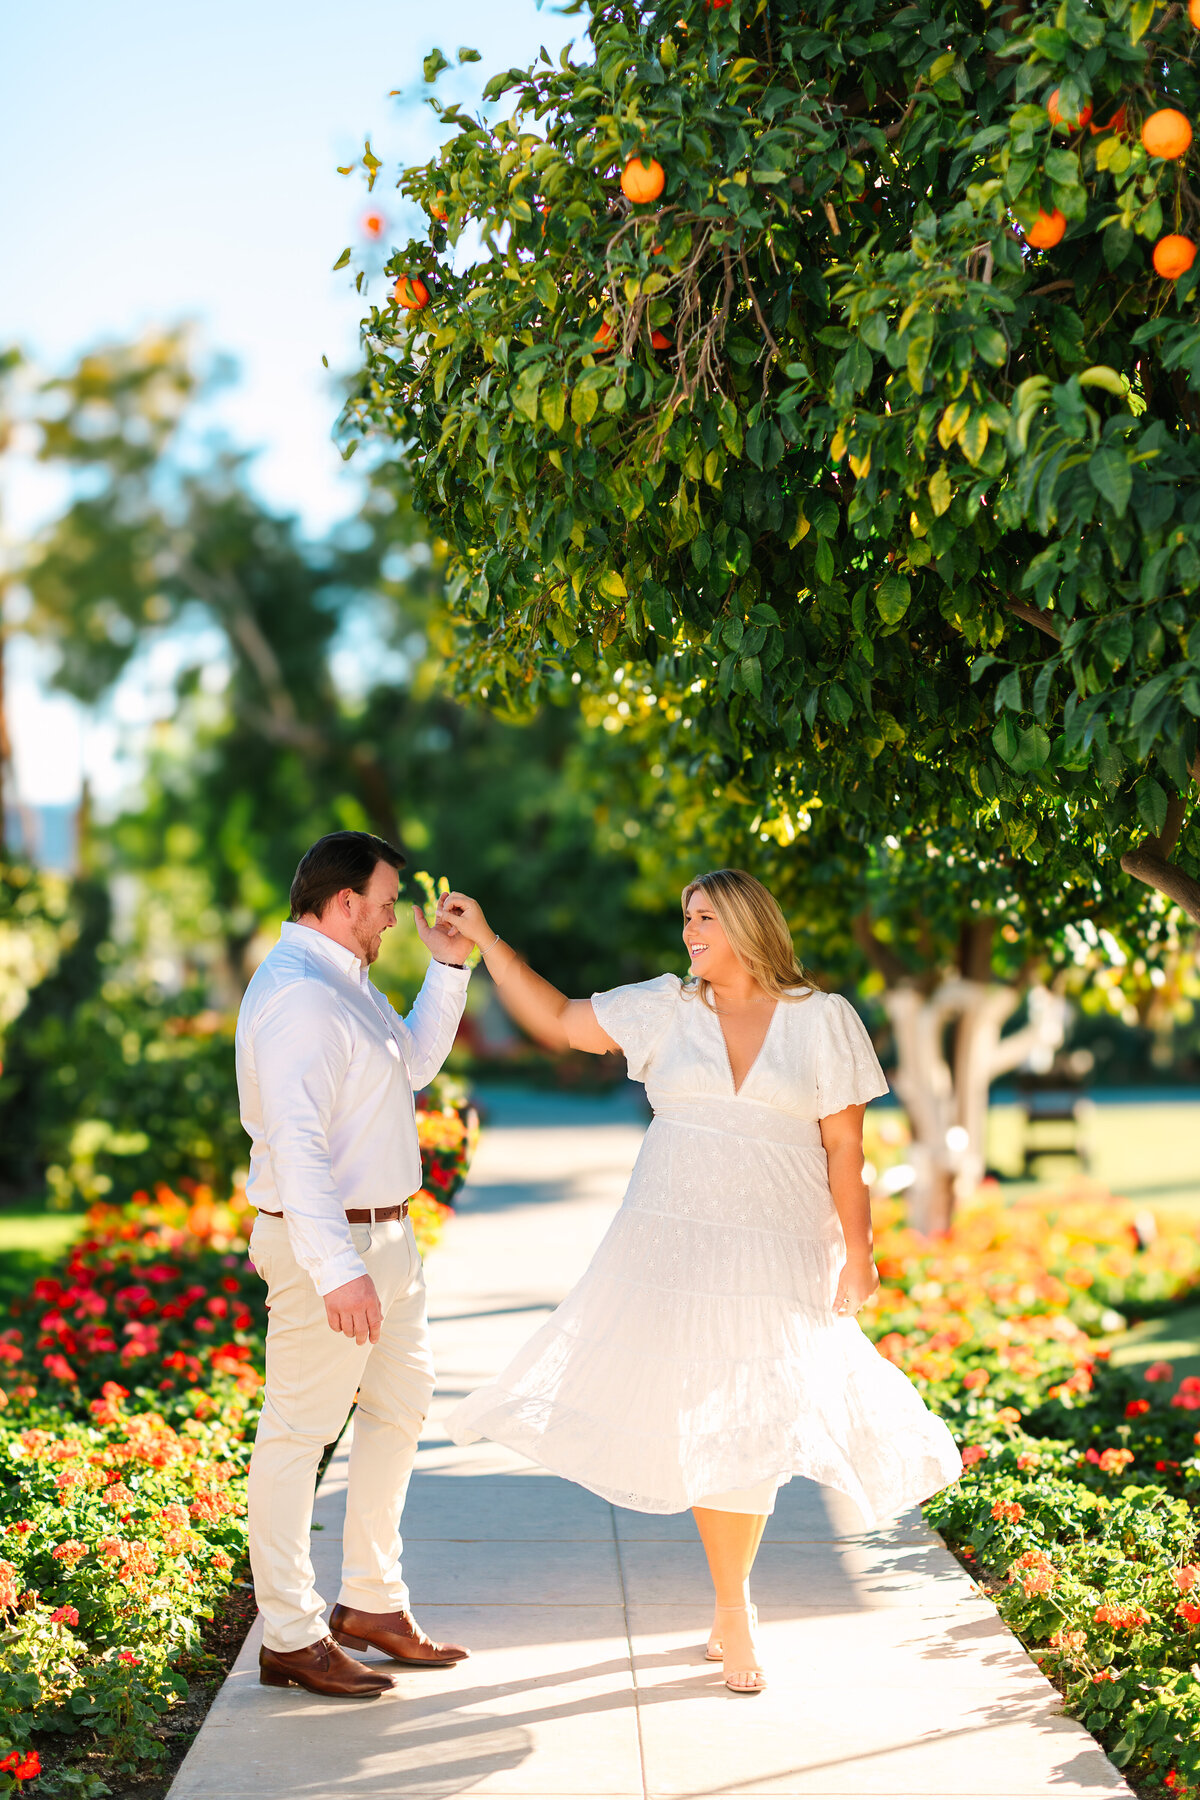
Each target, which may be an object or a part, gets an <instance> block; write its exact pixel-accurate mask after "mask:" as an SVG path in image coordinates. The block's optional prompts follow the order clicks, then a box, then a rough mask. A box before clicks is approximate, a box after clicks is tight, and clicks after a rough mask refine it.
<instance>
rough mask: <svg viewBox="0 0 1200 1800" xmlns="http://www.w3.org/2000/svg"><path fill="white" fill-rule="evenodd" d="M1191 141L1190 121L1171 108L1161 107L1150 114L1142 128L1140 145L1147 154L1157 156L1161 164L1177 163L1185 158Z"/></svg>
mask: <svg viewBox="0 0 1200 1800" xmlns="http://www.w3.org/2000/svg"><path fill="white" fill-rule="evenodd" d="M1191 141H1192V124H1191V120H1190V119H1188V118H1187V117H1186V116H1185V114H1183V113H1181V112H1176V110H1175V108H1174V107H1173V106H1163V107H1160V108H1159V110H1158V112H1152V113H1151V114H1150V117H1149V118H1148V119H1147V120H1146V123H1145V124H1144V125H1143V126H1142V143H1143V144H1144V145H1145V148H1146V151H1147V154H1148V155H1150V156H1157V157H1159V158H1160V159H1161V160H1162V161H1163V162H1177V161H1178V160H1179V158H1180V157H1181V156H1186V155H1187V151H1188V146H1189V145H1190V144H1191Z"/></svg>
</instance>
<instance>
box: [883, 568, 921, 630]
mask: <svg viewBox="0 0 1200 1800" xmlns="http://www.w3.org/2000/svg"><path fill="white" fill-rule="evenodd" d="M911 599H912V587H911V585H910V583H909V580H908V577H907V575H885V576H884V578H883V580H882V581H881V582H880V584H879V586H878V588H877V589H876V590H875V605H876V607H877V608H878V610H879V616H880V618H881V619H882V620H883V622H884V624H885V625H898V624H899V622H900V620H901V619H902V618H903V617H904V615H905V613H906V612H907V611H908V605H909V601H910V600H911Z"/></svg>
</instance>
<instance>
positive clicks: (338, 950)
mask: <svg viewBox="0 0 1200 1800" xmlns="http://www.w3.org/2000/svg"><path fill="white" fill-rule="evenodd" d="M279 941H280V943H282V944H301V945H303V947H304V948H305V949H306V950H315V951H316V952H317V954H318V956H323V957H325V958H326V960H327V961H329V962H331V963H333V965H334V967H335V968H338V969H340V970H341V971H342V974H343V975H349V976H351V977H353V979H354V980H355V981H357V982H358V984H359V986H360V987H365V986H366V984H367V982H368V980H369V979H370V978H369V976H368V974H367V971H366V970H365V969H364V967H363V964H362V958H361V957H360V956H359V954H358V952H357V951H356V950H347V949H346V947H345V945H344V944H339V943H337V942H336V941H335V939H333V938H331V937H326V935H325V933H324V932H323V931H314V930H313V928H312V926H311V925H295V924H293V923H292V921H291V920H290V919H289V920H285V922H284V923H283V924H282V925H281V926H280V928H279Z"/></svg>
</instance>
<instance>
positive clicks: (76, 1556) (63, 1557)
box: [50, 1538, 88, 1569]
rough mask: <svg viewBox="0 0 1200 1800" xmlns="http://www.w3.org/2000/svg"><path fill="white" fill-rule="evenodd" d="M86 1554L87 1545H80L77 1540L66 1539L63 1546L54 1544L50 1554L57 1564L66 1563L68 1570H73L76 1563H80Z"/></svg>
mask: <svg viewBox="0 0 1200 1800" xmlns="http://www.w3.org/2000/svg"><path fill="white" fill-rule="evenodd" d="M87 1553H88V1547H87V1545H86V1544H81V1543H80V1542H79V1539H78V1538H68V1539H67V1540H66V1542H65V1543H63V1544H55V1546H54V1548H53V1550H52V1551H51V1552H50V1554H51V1556H53V1557H54V1558H55V1559H56V1560H57V1561H58V1562H62V1563H66V1565H67V1567H68V1569H73V1568H75V1566H76V1565H77V1564H78V1563H81V1562H82V1561H83V1559H84V1557H85V1556H86V1555H87Z"/></svg>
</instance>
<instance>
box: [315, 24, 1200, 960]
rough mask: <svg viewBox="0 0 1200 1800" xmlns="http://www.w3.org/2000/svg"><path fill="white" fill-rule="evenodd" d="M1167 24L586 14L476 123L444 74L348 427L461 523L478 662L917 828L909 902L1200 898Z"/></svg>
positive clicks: (766, 797)
mask: <svg viewBox="0 0 1200 1800" xmlns="http://www.w3.org/2000/svg"><path fill="white" fill-rule="evenodd" d="M1195 45H1196V34H1195V32H1194V31H1193V28H1192V27H1191V25H1190V24H1189V22H1188V19H1187V15H1186V10H1185V9H1184V10H1181V9H1180V8H1179V7H1178V6H1170V7H1163V6H1156V5H1155V4H1153V0H1062V3H1060V4H1055V5H1052V4H1048V3H1047V4H1043V3H1038V4H1035V5H1032V6H1030V7H1024V6H1021V5H1017V6H1001V5H996V6H992V7H986V6H984V5H982V4H977V3H976V4H972V3H969V0H915V3H913V4H907V5H905V4H890V3H887V0H841V3H839V5H838V6H837V7H836V8H835V7H833V6H831V5H825V6H822V5H820V4H818V5H811V4H802V3H800V0H794V3H793V0H770V3H769V4H767V3H765V0H758V3H756V0H732V3H731V4H729V5H724V6H722V5H717V4H713V5H704V4H700V3H699V0H664V3H663V4H658V5H655V4H632V3H630V4H616V5H614V4H604V5H601V4H593V5H592V6H591V8H590V49H589V51H588V52H587V53H586V54H584V55H580V56H578V57H572V56H571V55H570V54H567V53H564V56H563V58H562V59H561V61H560V63H559V64H558V65H557V66H556V65H555V64H554V63H552V62H551V61H550V59H549V58H548V57H546V56H545V55H544V54H543V57H542V59H541V60H540V61H539V63H538V64H537V65H536V66H535V67H533V68H531V69H527V70H520V69H514V70H509V71H508V72H506V73H504V74H501V75H499V76H497V77H496V78H495V79H494V80H493V81H492V82H490V83H489V85H488V87H487V88H486V90H485V96H486V98H487V99H488V100H489V102H500V101H501V99H502V98H505V97H506V101H505V108H501V107H499V106H498V105H497V106H495V107H493V108H492V109H491V110H490V111H489V110H485V113H484V114H483V115H481V116H480V117H474V116H471V115H470V114H468V113H467V112H465V111H463V110H462V109H461V108H459V107H457V106H443V105H441V103H440V102H438V101H437V100H436V98H434V102H433V103H434V105H435V108H437V110H439V111H440V113H441V114H442V118H443V122H444V124H445V126H446V128H447V133H448V135H447V138H446V141H445V143H444V145H443V147H442V149H441V150H440V152H439V153H438V154H437V155H436V156H435V157H434V158H433V160H432V161H431V162H429V163H428V164H425V165H422V166H420V167H411V168H406V169H404V170H402V171H401V174H400V178H399V185H400V187H401V189H402V191H403V193H404V194H405V195H406V196H407V197H408V199H409V201H410V202H412V203H413V208H414V217H415V216H416V209H418V208H419V209H421V210H422V211H423V214H424V219H423V221H422V228H421V231H420V232H419V233H418V234H417V235H415V236H414V237H412V238H411V239H410V240H409V241H408V242H407V243H406V244H404V245H403V246H400V247H398V248H397V249H396V250H394V252H393V254H392V257H391V259H390V261H389V263H388V265H387V267H388V274H389V277H390V278H394V279H395V281H396V288H395V290H394V292H393V295H392V297H391V298H389V299H386V300H384V301H382V302H381V303H379V304H372V305H371V306H370V310H369V313H368V316H367V318H366V319H365V320H364V336H363V341H364V345H365V356H364V365H363V368H362V371H361V376H360V379H359V380H358V382H357V384H356V387H355V390H354V392H353V394H352V397H351V399H350V401H349V404H348V407H347V411H346V418H345V425H346V429H347V432H348V434H350V435H351V436H353V435H355V434H362V435H374V436H376V437H383V438H384V439H387V440H390V441H391V442H392V443H393V444H394V445H395V446H396V448H397V451H398V453H399V454H401V455H402V456H403V457H404V458H405V460H406V461H407V463H408V465H409V467H410V468H411V469H412V471H413V479H414V482H415V491H416V497H417V502H418V504H419V505H420V506H421V508H422V509H423V510H424V511H425V512H426V513H427V514H428V516H429V517H430V519H431V520H432V521H433V522H434V524H435V527H436V530H437V531H438V533H439V535H440V536H441V537H442V538H443V539H444V540H445V542H446V543H447V545H448V547H449V553H450V558H451V563H450V573H451V581H450V596H451V607H452V616H453V619H454V622H455V625H456V639H455V645H454V651H453V663H454V666H455V668H456V671H457V676H458V679H459V680H460V682H461V683H462V685H463V686H464V688H466V689H469V690H472V691H478V692H480V693H482V694H484V695H485V696H486V697H487V698H488V700H489V701H490V702H491V703H493V704H499V705H502V706H505V707H509V708H517V709H520V708H527V707H530V706H533V705H536V704H538V703H539V701H540V700H542V699H543V698H544V697H545V696H547V695H548V694H552V693H553V692H554V690H555V688H556V687H557V686H558V685H560V684H563V683H565V682H567V681H568V680H569V679H570V678H571V677H578V680H579V683H580V684H582V686H583V688H584V691H585V692H590V693H591V694H593V695H595V696H597V697H598V700H599V702H600V704H602V705H610V706H611V708H612V711H613V720H612V722H613V724H614V725H617V724H621V725H623V726H624V725H639V724H640V726H641V727H642V731H643V733H644V741H645V742H646V745H647V755H648V756H651V755H654V754H657V755H658V757H659V758H660V760H662V761H663V762H664V765H665V766H674V767H679V766H681V764H686V768H687V771H688V776H689V779H690V780H691V781H692V782H693V784H694V785H695V787H696V788H697V790H698V791H700V792H703V793H704V795H705V796H706V798H707V797H708V796H709V795H712V796H713V804H714V805H715V806H717V807H718V808H719V807H724V806H731V807H733V808H734V809H737V810H738V811H739V812H740V813H741V814H742V816H743V817H744V818H745V820H746V821H747V822H749V819H750V817H751V816H753V817H754V818H755V820H756V821H757V822H759V823H760V825H761V828H762V829H764V830H766V831H769V832H771V833H772V834H773V835H775V836H776V838H777V840H778V841H781V842H782V841H785V840H787V839H788V838H789V837H790V836H791V834H792V833H793V831H794V830H795V829H796V828H797V826H803V822H804V819H805V818H806V817H811V816H812V813H813V809H814V807H823V808H824V809H826V813H827V814H828V812H829V811H830V810H831V809H832V810H833V812H834V813H835V815H836V818H837V827H838V834H839V838H840V840H841V842H842V843H843V844H844V845H845V846H847V847H848V848H849V850H850V851H851V852H853V851H854V849H855V847H859V848H861V849H862V851H863V853H864V854H866V852H867V850H868V848H869V847H870V846H872V845H877V844H878V843H879V842H880V841H881V840H882V839H883V838H884V836H885V835H888V836H891V837H893V838H894V839H896V840H897V841H898V842H900V843H902V844H905V843H911V842H913V841H914V840H920V841H921V845H922V860H923V858H924V845H925V844H926V843H928V844H930V845H933V846H934V847H936V848H937V849H938V850H939V852H940V862H939V867H938V895H939V904H942V903H944V902H945V901H946V900H947V897H955V898H956V900H957V904H958V905H959V907H960V910H961V909H963V908H965V907H967V905H968V904H969V901H968V896H973V897H975V898H976V899H978V897H979V896H980V895H981V894H982V895H984V896H986V897H990V896H991V895H992V894H993V893H994V892H996V891H997V890H998V889H1002V890H1011V892H1012V894H1013V898H1014V900H1015V902H1016V904H1017V906H1018V909H1024V910H1023V918H1024V921H1025V923H1026V924H1028V922H1029V921H1030V920H1034V921H1036V923H1037V927H1038V930H1039V931H1041V932H1043V934H1044V933H1045V932H1046V930H1047V929H1048V928H1049V927H1051V926H1053V924H1054V922H1055V921H1056V920H1057V921H1058V922H1059V923H1062V922H1064V921H1065V920H1067V919H1068V918H1077V917H1078V916H1080V914H1081V913H1090V914H1092V915H1093V916H1095V917H1101V916H1103V917H1105V918H1107V919H1108V920H1109V921H1117V922H1123V923H1124V925H1125V926H1126V928H1127V929H1129V930H1131V931H1132V932H1133V934H1134V936H1135V937H1137V936H1138V935H1143V936H1144V935H1146V934H1150V935H1153V933H1154V932H1155V931H1156V930H1157V929H1158V927H1159V925H1160V923H1161V918H1162V913H1163V910H1164V906H1165V904H1166V902H1167V901H1170V902H1172V903H1175V904H1177V905H1179V906H1182V907H1183V908H1184V909H1185V911H1186V912H1187V913H1188V914H1190V915H1191V917H1192V918H1193V919H1197V918H1200V881H1198V880H1197V874H1198V873H1200V860H1198V852H1200V834H1197V833H1196V832H1195V829H1194V827H1193V826H1190V825H1189V823H1188V809H1189V805H1190V801H1191V797H1192V788H1193V781H1194V776H1195V772H1196V768H1197V763H1196V754H1197V726H1196V719H1197V715H1200V627H1196V628H1193V612H1194V601H1193V598H1192V597H1193V595H1194V593H1195V591H1196V587H1197V584H1198V582H1200V484H1198V481H1197V476H1198V473H1200V461H1198V458H1197V451H1196V447H1195V443H1194V437H1193V428H1194V425H1195V422H1196V395H1195V387H1196V383H1197V382H1198V381H1200V323H1198V321H1197V313H1196V307H1195V299H1194V296H1195V293H1196V283H1197V278H1198V276H1200V270H1198V269H1197V268H1195V267H1186V268H1183V265H1184V264H1186V263H1188V261H1189V256H1190V244H1191V240H1192V238H1193V237H1194V236H1195V235H1196V226H1197V224H1198V223H1200V221H1198V220H1197V212H1198V208H1197V203H1196V200H1195V198H1194V197H1193V194H1192V191H1191V188H1190V186H1189V181H1188V169H1189V162H1188V141H1189V140H1190V126H1189V121H1190V120H1191V119H1193V118H1195V117H1196V116H1197V113H1198V111H1200V104H1198V102H1200V96H1198V92H1197V79H1196V71H1195V68H1194V66H1193V55H1194V50H1195ZM444 66H445V64H444V59H443V58H442V57H441V55H440V53H437V52H435V53H434V54H433V55H432V56H431V57H430V58H429V59H428V60H427V63H426V75H427V77H428V78H429V79H431V80H433V79H435V78H436V76H437V74H438V72H439V70H440V68H441V67H444ZM502 111H505V116H499V115H500V113H501V112H502ZM1164 115H1177V116H1175V117H1164ZM1144 139H1145V141H1143V140H1144ZM1147 144H1149V146H1150V148H1147ZM1152 151H1154V152H1156V154H1152V153H1151V152H1152ZM1167 153H1169V154H1167ZM364 160H365V162H366V165H367V168H368V173H369V178H370V179H371V181H374V180H375V179H377V177H378V174H379V169H380V165H379V164H378V162H377V160H376V159H375V158H374V157H373V155H372V154H371V152H370V150H369V149H368V152H367V155H366V157H365V159H364ZM631 163H632V164H633V165H634V167H633V168H632V169H631V168H630V165H631ZM660 171H661V191H656V190H658V189H659V185H660V183H659V172H660ZM623 177H624V179H623ZM631 195H632V196H633V198H630V196H631ZM643 195H647V196H650V197H649V198H645V199H643V198H641V196H643ZM1166 240H1169V241H1166ZM1039 246H1040V247H1039ZM1156 261H1157V263H1158V265H1159V266H1160V267H1163V268H1166V269H1168V270H1170V271H1171V272H1172V273H1171V276H1169V277H1168V276H1163V275H1161V274H1159V273H1158V272H1157V270H1156V267H1155V262H1156ZM1179 268H1183V272H1182V273H1180V274H1178V275H1175V274H1174V271H1175V270H1177V269H1179ZM610 696H611V699H610V698H609V697H610ZM1131 877H1135V878H1136V880H1134V879H1130V878H1131ZM1138 882H1141V883H1144V884H1146V886H1144V887H1139V886H1138V885H1137V884H1138Z"/></svg>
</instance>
